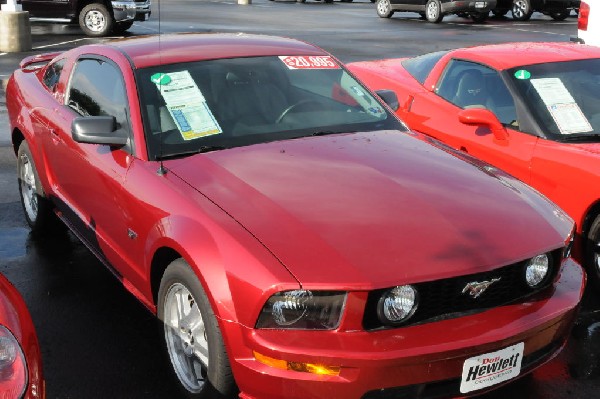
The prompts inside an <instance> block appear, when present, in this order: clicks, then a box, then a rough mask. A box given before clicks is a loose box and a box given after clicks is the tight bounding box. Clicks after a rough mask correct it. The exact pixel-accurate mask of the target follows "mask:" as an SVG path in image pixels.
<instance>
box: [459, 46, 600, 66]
mask: <svg viewBox="0 0 600 399" xmlns="http://www.w3.org/2000/svg"><path fill="white" fill-rule="evenodd" d="M449 55H450V56H451V57H452V58H466V59H470V60H473V61H476V62H481V63H483V64H487V65H490V66H492V67H494V68H496V69H499V70H503V69H509V68H514V67H517V66H521V65H533V64H542V63H546V62H560V61H573V60H581V59H587V58H600V47H595V46H586V45H583V44H577V43H569V42H564V43H531V42H522V43H504V44H493V45H487V46H476V47H468V48H463V49H458V50H454V51H451V52H450V54H449Z"/></svg>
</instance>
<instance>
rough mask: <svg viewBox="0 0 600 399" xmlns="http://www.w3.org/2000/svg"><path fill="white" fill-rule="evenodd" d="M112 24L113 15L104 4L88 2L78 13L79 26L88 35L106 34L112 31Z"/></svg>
mask: <svg viewBox="0 0 600 399" xmlns="http://www.w3.org/2000/svg"><path fill="white" fill-rule="evenodd" d="M113 24H114V20H113V17H112V15H111V13H110V12H109V11H108V9H107V8H106V6H105V5H104V4H98V3H92V4H88V5H87V6H85V7H83V9H82V10H81V12H80V13H79V26H80V27H81V30H82V31H83V33H85V34H86V35H88V36H95V37H99V36H106V35H108V34H109V33H110V32H111V31H112V29H113Z"/></svg>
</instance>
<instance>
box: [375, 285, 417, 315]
mask: <svg viewBox="0 0 600 399" xmlns="http://www.w3.org/2000/svg"><path fill="white" fill-rule="evenodd" d="M418 299H419V297H418V293H417V289H416V288H415V287H413V286H412V285H400V286H397V287H394V288H392V289H391V290H389V291H386V292H385V293H384V294H383V295H382V296H381V298H380V299H379V304H378V305H377V313H378V315H379V319H380V320H381V321H382V322H383V323H385V324H397V323H400V322H402V321H404V320H407V319H408V318H410V317H411V316H412V315H413V314H414V313H415V310H417V306H418Z"/></svg>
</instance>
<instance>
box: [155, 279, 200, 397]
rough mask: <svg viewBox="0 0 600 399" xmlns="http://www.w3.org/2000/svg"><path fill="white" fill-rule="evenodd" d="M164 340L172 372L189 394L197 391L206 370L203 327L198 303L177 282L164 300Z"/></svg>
mask: <svg viewBox="0 0 600 399" xmlns="http://www.w3.org/2000/svg"><path fill="white" fill-rule="evenodd" d="M164 306H165V315H164V317H165V318H164V328H165V340H166V342H167V347H168V350H169V355H170V357H171V362H172V363H173V367H174V368H175V372H176V373H177V376H178V377H179V380H180V381H181V383H182V384H183V385H184V387H185V388H186V389H187V390H188V391H190V392H200V390H201V389H202V386H203V385H204V379H205V378H206V370H207V369H208V341H207V339H206V327H205V326H204V320H203V319H202V314H201V313H200V309H199V308H198V304H197V302H196V300H195V299H194V297H193V296H192V294H191V293H190V291H189V290H188V289H187V288H186V287H185V286H184V285H183V284H180V283H176V284H173V285H172V286H171V287H170V288H169V290H168V291H167V296H166V298H165V305H164Z"/></svg>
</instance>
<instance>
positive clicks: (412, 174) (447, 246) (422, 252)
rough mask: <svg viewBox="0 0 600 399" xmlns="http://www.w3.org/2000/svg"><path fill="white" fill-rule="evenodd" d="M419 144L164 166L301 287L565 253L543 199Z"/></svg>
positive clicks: (341, 140) (276, 147)
mask: <svg viewBox="0 0 600 399" xmlns="http://www.w3.org/2000/svg"><path fill="white" fill-rule="evenodd" d="M425 141H426V139H425V138H424V137H423V136H420V135H416V134H413V133H403V132H397V131H378V132H369V133H353V134H341V135H335V136H325V137H310V138H302V139H295V140H287V141H280V142H271V143H266V144H256V145H252V146H247V147H240V148H234V149H229V150H223V151H218V152H211V153H205V154H199V155H196V156H192V157H189V158H186V159H183V160H176V161H170V162H169V164H168V165H167V166H168V167H169V168H170V169H171V172H172V173H173V174H175V175H177V176H179V177H180V178H181V179H182V180H184V181H185V182H186V183H187V184H189V185H191V186H192V187H194V188H195V189H196V190H198V191H199V192H201V193H202V194H203V195H205V196H206V197H208V198H209V199H211V200H212V201H213V202H214V203H216V204H217V205H218V206H220V207H221V208H222V209H223V210H224V211H225V212H227V213H228V214H229V215H231V217H233V218H235V219H236V220H237V221H238V222H239V223H240V224H241V225H243V226H244V227H245V228H246V229H247V230H248V231H249V232H250V233H251V234H253V235H254V236H255V237H256V238H257V239H258V240H259V241H260V242H262V243H263V245H265V246H266V247H267V248H268V249H269V250H270V251H271V252H272V253H273V255H274V256H276V257H277V258H278V259H279V260H280V262H281V263H282V264H283V265H284V266H285V267H286V268H287V269H288V270H289V271H290V272H291V273H292V274H293V275H294V276H295V277H296V279H297V280H298V281H299V282H300V283H301V284H302V285H304V286H305V287H312V288H317V287H318V288H326V287H336V288H339V289H371V288H376V287H385V286H391V285H396V284H401V283H409V282H417V281H427V280H434V279H438V278H444V277H449V276H454V275H457V274H469V273H474V272H479V271H485V270H490V269H492V268H496V267H498V266H502V265H506V264H510V263H513V262H516V261H520V260H523V259H526V258H528V257H531V256H534V255H536V254H538V253H540V252H544V251H547V250H549V249H554V248H557V247H559V246H561V245H563V243H564V240H565V238H566V237H567V236H568V234H569V233H570V230H571V228H572V221H571V220H570V219H569V218H568V216H566V215H565V214H564V213H563V212H562V211H560V210H559V209H558V208H556V207H555V206H554V205H552V204H551V203H550V202H549V201H547V200H546V199H545V198H544V197H541V196H540V195H538V194H536V193H534V192H533V190H531V189H529V188H527V187H526V186H524V185H523V184H521V183H519V182H518V181H516V180H514V179H512V178H510V177H509V176H507V175H504V174H502V173H500V172H496V171H495V169H494V168H492V167H490V166H488V165H487V164H483V163H478V162H475V161H472V162H465V161H464V160H460V159H459V158H457V157H456V156H455V155H453V154H452V153H451V150H450V149H446V150H445V151H442V150H440V149H439V148H436V147H435V146H434V145H431V144H430V143H426V142H425ZM536 209H537V210H536Z"/></svg>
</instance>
